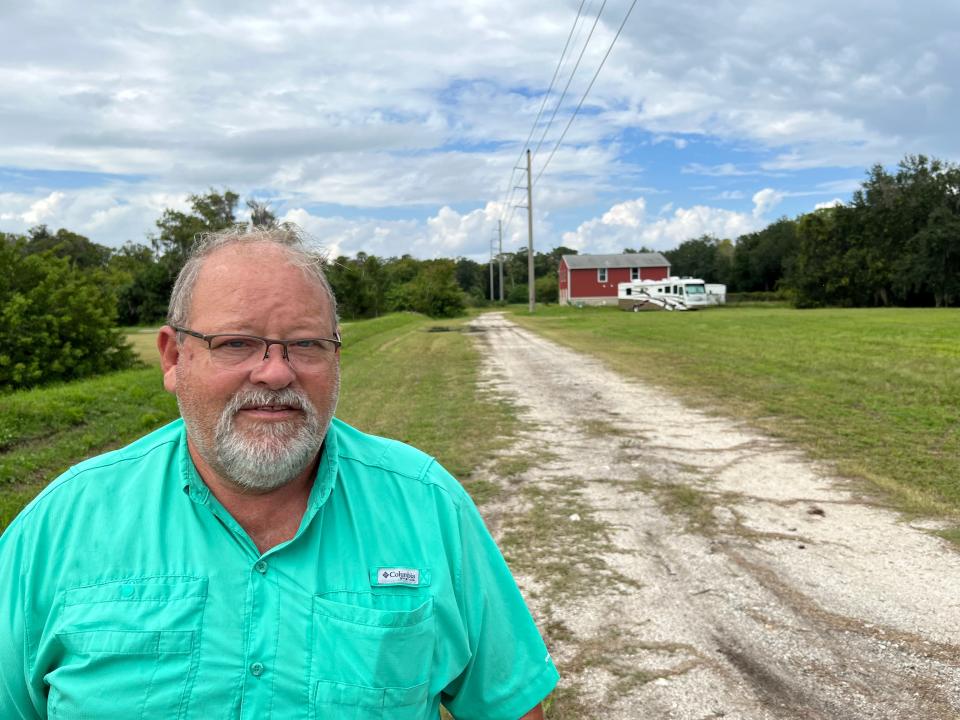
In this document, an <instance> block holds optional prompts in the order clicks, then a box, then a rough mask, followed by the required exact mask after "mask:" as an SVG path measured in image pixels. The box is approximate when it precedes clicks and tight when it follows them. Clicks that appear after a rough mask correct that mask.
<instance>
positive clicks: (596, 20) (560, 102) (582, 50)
mask: <svg viewBox="0 0 960 720" xmlns="http://www.w3.org/2000/svg"><path fill="white" fill-rule="evenodd" d="M606 6H607V0H603V3H602V4H601V5H600V9H599V10H598V11H597V16H596V17H595V18H594V19H593V25H591V26H590V32H589V33H588V34H587V39H586V40H585V41H584V43H583V47H582V48H580V55H579V56H577V62H576V63H575V64H574V66H573V70H571V71H570V77H568V78H567V84H566V85H564V87H563V92H562V93H560V99H559V100H557V104H556V107H554V108H553V114H552V115H551V116H550V120H548V121H547V126H546V127H545V128H544V129H543V133H541V135H540V141H539V142H538V143H537V147H536V148H535V149H534V151H533V155H534V157H536V155H537V153H538V152H539V151H540V146H541V145H543V141H544V139H546V137H547V133H548V132H550V127H551V126H552V125H553V121H554V119H555V118H556V117H557V112H559V110H560V107H561V106H562V105H563V99H564V98H565V97H566V96H567V90H569V89H570V83H572V82H573V77H574V75H576V74H577V69H578V68H579V67H580V61H581V60H583V56H584V54H585V53H586V52H587V46H589V45H590V38H592V37H593V31H594V30H596V29H597V24H598V23H599V22H600V16H601V15H603V9H604V8H605V7H606ZM631 9H632V8H631Z"/></svg>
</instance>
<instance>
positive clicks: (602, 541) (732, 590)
mask: <svg viewBox="0 0 960 720" xmlns="http://www.w3.org/2000/svg"><path fill="white" fill-rule="evenodd" d="M473 329H474V331H475V332H476V337H477V339H478V342H479V343H480V344H481V346H482V348H483V352H484V355H485V357H486V358H487V365H486V368H485V372H486V378H487V384H488V388H489V390H490V391H491V392H493V393H495V394H497V395H499V396H501V397H504V398H507V399H509V400H510V401H512V402H514V403H516V404H517V406H518V407H519V409H520V415H521V417H522V418H523V420H525V421H526V427H527V430H525V431H524V432H523V433H522V437H521V438H520V439H519V441H518V443H517V445H516V446H515V447H514V448H512V449H511V450H510V451H509V452H508V453H506V454H505V456H504V457H503V458H500V460H499V461H498V463H495V464H494V466H493V471H492V472H493V474H494V475H495V477H494V479H495V480H496V481H497V482H499V483H501V484H502V486H503V487H504V491H503V493H502V494H501V496H500V497H501V499H500V500H499V501H498V502H497V503H496V504H494V505H491V506H490V507H489V508H488V509H487V510H488V513H489V517H490V520H491V525H492V526H493V530H494V532H495V534H496V535H497V536H498V538H499V539H500V541H501V543H502V546H503V547H504V550H505V553H506V555H507V557H508V560H509V561H510V562H511V564H512V565H513V567H514V568H515V570H516V571H517V574H518V577H519V581H520V583H521V586H522V588H523V590H524V593H525V594H526V595H527V597H528V600H529V601H530V603H531V606H532V607H533V608H534V611H535V613H536V614H537V617H538V621H540V622H541V625H542V627H543V629H544V631H545V633H546V635H547V637H548V642H549V644H550V646H551V650H552V652H553V654H554V657H555V659H556V660H557V663H558V665H559V666H560V668H561V672H562V673H563V674H564V679H563V681H562V685H561V690H560V692H559V693H558V695H557V697H556V699H555V701H554V703H553V706H552V708H551V712H550V714H549V716H548V717H549V718H551V720H561V719H562V718H591V717H596V718H604V719H614V718H650V719H658V718H678V719H681V718H682V719H687V718H689V719H691V720H701V719H706V718H743V719H745V720H765V719H767V718H771V719H779V718H805V719H806V718H810V719H817V720H846V719H853V718H856V719H858V720H859V719H865V718H909V719H910V720H925V719H927V718H936V719H938V720H939V719H942V718H960V554H958V553H956V552H955V551H953V550H951V549H950V547H949V546H948V545H947V544H946V543H945V542H944V541H942V540H940V539H938V538H936V537H935V536H933V535H932V534H930V533H929V532H928V531H927V530H926V529H925V528H923V527H921V523H917V522H914V523H912V524H911V523H910V522H908V521H906V520H904V519H903V518H902V517H900V516H898V515H897V514H895V513H893V512H891V511H889V510H887V509H884V508H882V507H879V506H878V505H876V504H875V503H871V502H870V500H869V499H868V498H864V497H862V496H861V495H860V494H858V493H857V492H856V491H855V490H854V489H853V488H852V487H851V486H850V485H849V484H848V483H845V482H844V481H842V480H841V479H839V478H836V477H833V476H831V474H830V469H829V467H827V466H824V465H818V464H816V463H813V462H811V461H810V460H809V459H807V458H805V457H804V456H803V454H802V453H801V452H799V451H797V450H795V449H792V448H790V447H787V446H785V445H783V444H781V443H778V442H776V441H773V440H771V439H770V438H766V437H763V436H761V435H759V434H757V433H756V432H754V431H752V430H750V429H748V428H747V427H745V426H744V425H742V424H739V423H738V422H736V421H733V420H730V419H727V418H724V417H718V416H715V415H708V414H705V413H703V412H700V411H697V410H693V409H690V408H688V407H685V406H684V405H683V404H682V403H681V402H679V401H677V400H676V399H674V398H672V397H671V396H669V395H668V394H666V393H664V392H662V391H660V390H657V389H655V388H651V387H647V386H644V385H642V384H640V383H638V382H636V381H632V380H627V379H624V378H623V377H622V376H620V375H618V374H616V373H614V372H612V371H610V370H609V369H607V368H606V367H604V366H603V365H602V364H601V363H599V362H598V361H595V360H591V359H589V358H586V357H584V356H582V355H579V354H577V353H574V352H572V351H570V350H567V349H565V348H562V347H560V346H558V345H556V344H553V343H551V342H549V341H546V340H544V339H542V338H540V337H538V336H536V335H534V334H532V333H529V332H527V331H524V330H522V329H520V328H518V327H517V326H516V325H514V324H512V323H510V322H509V321H508V320H507V319H505V317H504V316H503V315H500V314H487V315H482V316H481V317H480V318H478V319H477V320H476V321H475V323H474V324H473Z"/></svg>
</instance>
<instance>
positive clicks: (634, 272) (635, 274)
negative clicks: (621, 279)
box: [630, 267, 640, 280]
mask: <svg viewBox="0 0 960 720" xmlns="http://www.w3.org/2000/svg"><path fill="white" fill-rule="evenodd" d="M630 279H631V280H639V279H640V268H638V267H635V268H630Z"/></svg>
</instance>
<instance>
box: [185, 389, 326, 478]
mask: <svg viewBox="0 0 960 720" xmlns="http://www.w3.org/2000/svg"><path fill="white" fill-rule="evenodd" d="M249 405H289V406H290V407H293V408H298V409H300V410H301V411H303V413H304V415H305V420H304V421H302V422H299V421H283V422H268V423H263V424H260V425H257V426H255V427H252V428H249V429H246V430H245V431H240V430H238V429H237V427H236V424H235V422H234V421H235V419H236V417H237V413H238V412H239V411H240V409H241V408H243V407H245V406H249ZM329 422H330V418H321V417H320V415H319V413H318V412H317V410H316V408H314V407H313V405H312V404H311V403H310V401H309V399H307V397H306V396H304V395H302V394H301V393H299V392H297V391H295V390H293V389H291V388H284V389H282V390H277V391H271V390H263V389H257V390H247V391H241V392H238V393H237V394H236V395H234V396H233V397H232V398H231V399H230V402H229V403H227V406H226V407H225V408H224V409H223V412H222V413H221V414H220V419H219V421H218V422H217V427H216V429H215V431H214V439H213V440H214V442H213V445H214V447H213V453H212V455H213V457H210V455H211V453H210V452H209V450H210V449H209V448H206V450H207V452H206V453H204V454H205V455H207V457H208V458H209V459H208V460H207V461H208V462H210V464H211V465H212V466H213V467H214V469H215V470H216V471H217V473H218V474H219V475H220V476H221V477H223V478H224V479H225V480H228V481H230V482H231V483H233V484H234V485H236V486H237V487H239V488H242V489H245V490H251V491H253V492H256V493H263V492H269V491H270V490H276V489H277V488H280V487H283V486H284V485H286V484H288V483H289V482H291V481H293V480H294V479H296V478H297V476H299V475H300V474H301V473H303V472H304V471H305V470H307V469H308V468H309V467H310V465H311V464H312V463H313V462H314V461H315V460H316V458H317V454H318V453H319V451H320V447H321V445H322V444H323V439H324V437H325V436H326V433H327V426H328V425H329ZM211 461H212V462H211Z"/></svg>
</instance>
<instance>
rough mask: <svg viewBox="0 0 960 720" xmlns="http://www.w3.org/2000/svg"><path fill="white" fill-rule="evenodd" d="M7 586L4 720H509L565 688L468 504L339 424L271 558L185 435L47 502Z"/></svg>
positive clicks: (109, 457) (73, 483)
mask: <svg viewBox="0 0 960 720" xmlns="http://www.w3.org/2000/svg"><path fill="white" fill-rule="evenodd" d="M0 578H2V580H0V582H2V584H0V718H3V719H4V720H9V719H10V718H21V717H22V718H45V717H50V718H58V719H61V720H67V719H75V718H84V719H93V718H96V719H97V720H109V719H111V718H123V719H124V720H133V719H137V720H139V719H141V718H143V719H154V718H157V719H160V718H162V719H163V720H168V719H171V718H195V719H196V720H216V719H218V718H223V719H224V720H226V719H227V718H230V719H234V720H235V719H237V718H251V719H256V720H268V719H270V718H276V719H277V720H287V719H294V718H304V719H307V720H314V719H316V720H319V719H320V718H336V719H337V720H341V719H343V718H347V719H354V720H360V719H366V718H384V719H386V720H415V719H416V720H419V719H420V718H436V717H437V716H438V712H439V705H440V703H441V702H442V703H443V704H444V705H445V706H446V707H447V708H448V709H449V710H450V711H451V712H452V713H453V714H454V716H455V717H457V718H463V719H469V718H490V719H493V720H498V719H502V720H516V718H518V717H520V716H521V715H523V713H525V712H526V711H528V710H529V709H530V708H532V707H533V706H534V705H536V704H537V702H538V701H540V700H541V699H542V698H543V697H544V696H545V695H546V694H547V693H548V692H549V691H550V690H551V689H552V688H553V687H554V685H555V684H556V681H557V678H558V675H557V671H556V669H555V668H554V665H553V662H552V661H551V659H550V656H549V655H548V653H547V650H546V648H545V647H544V644H543V641H542V640H541V638H540V635H539V633H538V632H537V629H536V627H535V625H534V623H533V621H532V620H531V618H530V615H529V613H528V611H527V608H526V606H525V605H524V602H523V599H522V597H521V596H520V593H519V591H518V590H517V587H516V584H515V583H514V581H513V578H512V577H511V575H510V572H509V570H508V569H507V566H506V564H505V563H504V561H503V558H502V557H501V555H500V553H499V551H498V550H497V548H496V545H495V544H494V542H493V540H492V539H491V537H490V535H489V534H488V532H487V530H486V528H485V527H484V525H483V522H482V520H481V519H480V515H479V514H478V512H477V510H476V508H475V507H474V505H473V503H472V502H471V501H470V498H469V497H468V496H467V494H466V493H465V492H464V490H463V489H462V488H461V487H460V485H459V484H458V483H457V482H456V481H455V480H454V479H453V478H452V477H451V476H450V475H449V474H448V473H447V472H446V471H445V470H444V469H443V468H442V467H440V466H439V465H438V464H437V463H436V462H435V461H434V460H433V459H432V458H430V457H428V456H426V455H424V454H423V453H421V452H419V451H417V450H414V449H413V448H411V447H409V446H406V445H404V444H402V443H399V442H395V441H391V440H385V439H382V438H377V437H372V436H370V435H365V434H363V433H361V432H359V431H357V430H355V429H354V428H351V427H350V426H348V425H346V424H344V423H342V422H339V421H337V420H334V421H333V423H332V424H331V427H330V430H329V432H328V434H327V438H326V441H325V443H324V449H323V453H322V455H321V460H320V464H319V469H318V471H317V477H316V481H315V483H314V487H313V489H312V492H311V494H310V499H309V502H308V507H307V511H306V514H305V515H304V517H303V521H302V522H301V524H300V529H299V531H298V532H297V534H296V536H295V537H294V538H293V539H292V540H290V541H288V542H286V543H283V544H282V545H278V546H277V547H275V548H272V549H271V550H269V551H268V552H266V553H264V554H263V555H261V554H260V553H259V551H258V550H257V548H256V546H255V545H254V544H253V542H252V541H251V540H250V538H249V537H248V536H247V534H246V533H245V532H244V531H243V529H242V528H241V527H240V526H239V525H238V524H237V522H236V521H235V520H234V519H233V518H232V517H231V516H230V515H229V513H227V512H226V510H225V509H224V508H223V506H222V505H221V504H220V503H219V502H218V501H217V500H216V498H215V497H214V496H213V495H212V494H211V493H210V491H209V489H208V488H207V486H206V485H205V484H204V482H203V481H202V480H201V479H200V477H199V476H198V474H197V472H196V469H195V468H194V465H193V462H192V461H191V459H190V455H189V453H188V451H187V445H186V435H185V432H184V427H183V423H182V421H177V422H174V423H172V424H170V425H167V426H166V427H163V428H161V429H159V430H157V431H156V432H154V433H151V434H150V435H148V436H146V437H144V438H142V439H141V440H139V441H137V442H135V443H133V444H132V445H130V446H128V447H126V448H123V449H121V450H117V451H115V452H111V453H108V454H106V455H102V456H100V457H96V458H93V459H91V460H87V461H86V462H83V463H81V464H80V465H77V466H76V467H74V468H71V469H70V470H69V471H67V472H66V473H65V474H64V475H62V476H61V477H60V478H58V479H57V480H56V481H55V482H53V483H51V484H50V485H49V486H48V487H47V488H46V489H45V490H44V491H43V492H42V493H41V494H40V495H39V496H38V497H37V498H36V499H35V500H34V501H33V502H32V503H31V504H30V505H29V506H27V508H26V509H25V510H24V511H23V512H22V513H21V514H20V515H19V516H18V517H17V519H16V520H14V522H13V523H12V524H11V525H10V527H9V528H8V529H7V531H6V533H4V535H3V536H2V538H0Z"/></svg>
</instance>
